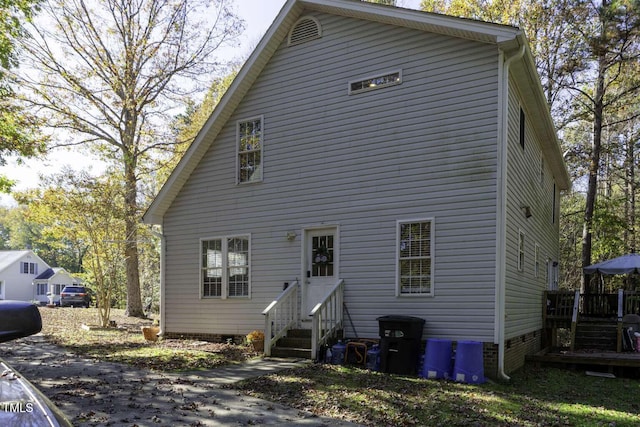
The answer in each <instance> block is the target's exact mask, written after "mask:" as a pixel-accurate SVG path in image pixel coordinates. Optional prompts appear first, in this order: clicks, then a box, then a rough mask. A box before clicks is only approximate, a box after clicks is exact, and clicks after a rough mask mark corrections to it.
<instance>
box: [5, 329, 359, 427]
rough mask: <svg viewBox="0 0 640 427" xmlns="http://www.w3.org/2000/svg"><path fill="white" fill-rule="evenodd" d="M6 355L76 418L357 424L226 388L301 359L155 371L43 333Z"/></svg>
mask: <svg viewBox="0 0 640 427" xmlns="http://www.w3.org/2000/svg"><path fill="white" fill-rule="evenodd" d="M0 357H2V358H3V359H5V361H7V362H8V363H9V364H10V365H12V367H13V368H15V369H16V370H18V372H19V373H20V374H22V375H23V376H24V377H26V378H27V379H29V380H30V381H31V382H32V383H33V384H34V385H36V386H37V387H38V388H39V389H40V390H41V391H42V392H43V393H44V394H45V395H47V397H49V399H51V400H52V401H53V402H54V403H55V404H56V405H57V406H58V407H59V408H60V409H61V410H62V411H63V412H64V413H65V414H66V415H67V417H68V418H69V419H70V420H71V422H72V423H73V424H74V425H75V426H171V427H173V426H221V425H225V426H228V425H278V426H286V425H289V426H349V425H353V424H350V423H346V422H342V421H339V420H333V419H329V418H319V417H315V416H313V415H311V414H309V413H305V412H301V411H298V410H295V409H290V408H286V407H283V406H282V405H279V404H275V403H271V402H268V401H264V400H260V399H255V398H252V397H248V396H244V395H241V394H239V393H238V392H237V391H235V390H228V389H223V388H221V387H222V385H224V384H228V383H230V382H234V381H237V380H240V379H242V378H245V377H247V376H250V375H252V376H256V374H258V375H263V374H267V373H270V372H273V371H276V370H279V369H285V368H288V367H293V366H295V365H296V364H299V363H301V362H291V361H286V360H256V361H253V362H250V363H249V364H245V365H242V366H239V367H233V368H227V369H225V368H222V369H216V370H211V371H206V372H198V373H197V374H167V373H156V372H151V371H147V370H141V369H136V368H131V367H128V366H126V365H121V364H115V363H107V362H100V361H96V360H92V359H86V358H81V357H77V356H74V355H72V354H69V353H66V352H65V351H64V350H63V349H61V348H60V347H57V346H55V345H52V344H50V343H48V342H47V341H45V340H44V338H43V337H42V336H41V335H34V336H31V337H28V338H23V339H20V340H16V341H12V342H8V343H4V344H1V345H0ZM302 363H305V362H302Z"/></svg>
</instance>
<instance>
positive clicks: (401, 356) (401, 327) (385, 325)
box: [377, 316, 424, 375]
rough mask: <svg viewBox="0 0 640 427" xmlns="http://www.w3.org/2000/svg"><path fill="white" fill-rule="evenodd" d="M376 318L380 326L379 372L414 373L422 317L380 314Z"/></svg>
mask: <svg viewBox="0 0 640 427" xmlns="http://www.w3.org/2000/svg"><path fill="white" fill-rule="evenodd" d="M377 320H378V325H379V327H380V372H387V373H390V374H403V375H415V373H416V368H417V365H418V362H419V358H420V348H421V346H420V344H421V343H422V330H423V328H424V319H421V318H419V317H411V316H382V317H378V319H377Z"/></svg>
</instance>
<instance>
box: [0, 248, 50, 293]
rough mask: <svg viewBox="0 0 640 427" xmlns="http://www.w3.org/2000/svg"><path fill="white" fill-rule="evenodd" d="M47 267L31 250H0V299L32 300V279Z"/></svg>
mask: <svg viewBox="0 0 640 427" xmlns="http://www.w3.org/2000/svg"><path fill="white" fill-rule="evenodd" d="M48 268H49V265H47V263H46V262H44V261H43V260H42V259H41V258H40V257H39V256H38V255H36V254H35V253H34V252H33V251H31V250H23V251H0V299H8V300H18V301H32V300H34V299H35V288H34V286H33V280H34V279H35V278H36V277H38V275H39V274H40V273H42V272H43V271H45V270H46V269H48Z"/></svg>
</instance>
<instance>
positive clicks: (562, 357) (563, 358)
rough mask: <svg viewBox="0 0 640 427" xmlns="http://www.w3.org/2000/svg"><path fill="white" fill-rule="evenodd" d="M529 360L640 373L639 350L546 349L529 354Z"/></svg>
mask: <svg viewBox="0 0 640 427" xmlns="http://www.w3.org/2000/svg"><path fill="white" fill-rule="evenodd" d="M527 361H529V362H532V363H536V364H540V365H555V366H565V367H571V366H573V367H589V366H597V367H600V368H602V367H606V368H607V370H608V371H609V372H612V371H614V370H615V368H623V369H631V370H632V371H635V374H636V375H639V374H640V353H637V352H622V353H618V352H615V351H594V350H578V351H570V350H557V349H555V350H554V349H545V350H542V351H541V352H539V353H536V354H534V355H531V356H527Z"/></svg>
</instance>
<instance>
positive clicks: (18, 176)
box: [0, 0, 420, 206]
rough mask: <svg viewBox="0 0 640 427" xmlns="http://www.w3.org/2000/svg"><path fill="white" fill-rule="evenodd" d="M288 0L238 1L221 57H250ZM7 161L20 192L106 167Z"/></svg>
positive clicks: (416, 1) (71, 160) (64, 158)
mask: <svg viewBox="0 0 640 427" xmlns="http://www.w3.org/2000/svg"><path fill="white" fill-rule="evenodd" d="M285 2H286V0H235V8H236V12H237V14H238V15H239V16H240V17H241V18H242V19H243V20H244V21H245V31H244V33H243V34H242V35H241V36H240V39H239V43H240V46H239V47H238V48H234V49H229V50H228V51H227V52H228V53H225V56H226V55H228V56H227V57H226V58H225V57H223V58H222V59H223V60H224V59H228V60H232V59H234V57H235V58H237V57H238V56H240V57H243V56H244V57H246V56H248V54H249V53H250V49H252V48H254V47H255V46H256V45H257V44H258V42H259V41H260V39H261V38H262V36H263V35H264V33H265V32H266V31H267V29H268V28H269V26H270V25H271V23H272V22H273V20H274V18H275V17H276V15H277V14H278V12H280V9H281V8H282V6H283V5H284V4H285ZM396 3H397V5H398V6H401V7H406V8H410V9H418V7H419V5H420V0H396ZM238 53H240V55H238ZM7 160H8V162H7V165H5V166H2V168H1V173H2V174H3V175H5V176H7V177H9V178H10V179H12V180H15V181H16V182H17V184H16V186H15V190H18V191H23V190H26V189H29V188H36V187H38V185H39V182H40V175H43V174H44V175H49V174H51V173H54V172H55V171H57V170H60V168H61V167H62V166H71V167H72V168H74V169H76V170H77V169H79V168H80V169H85V170H89V171H91V172H93V173H100V172H102V169H103V168H102V166H101V165H100V163H99V162H98V161H97V160H92V159H91V158H89V157H86V156H82V155H80V154H78V153H76V152H73V151H68V150H66V149H57V150H54V151H52V152H50V153H49V154H48V155H47V156H46V157H39V158H32V159H24V161H23V163H22V164H18V163H16V161H15V160H14V159H7ZM14 203H15V202H14V201H13V198H12V197H11V196H8V195H4V194H0V205H4V206H11V205H13V204H14Z"/></svg>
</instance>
